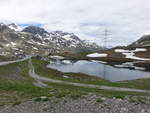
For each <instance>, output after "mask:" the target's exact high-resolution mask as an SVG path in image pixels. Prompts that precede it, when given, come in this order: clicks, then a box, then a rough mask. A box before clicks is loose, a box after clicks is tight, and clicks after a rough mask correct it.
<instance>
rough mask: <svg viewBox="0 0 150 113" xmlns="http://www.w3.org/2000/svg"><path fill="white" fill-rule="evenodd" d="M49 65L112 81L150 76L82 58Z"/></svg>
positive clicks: (60, 69)
mask: <svg viewBox="0 0 150 113" xmlns="http://www.w3.org/2000/svg"><path fill="white" fill-rule="evenodd" d="M48 67H50V68H53V69H57V70H59V71H62V72H80V73H85V74H88V75H95V76H98V77H102V78H105V79H106V80H110V81H122V80H133V79H139V78H150V72H144V71H139V70H130V69H123V68H115V67H112V66H109V65H105V64H101V63H98V62H91V61H85V60H80V61H77V62H74V63H70V64H60V63H59V64H57V63H56V64H49V65H48Z"/></svg>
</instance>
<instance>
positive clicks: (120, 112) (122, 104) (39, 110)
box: [1, 95, 150, 113]
mask: <svg viewBox="0 0 150 113" xmlns="http://www.w3.org/2000/svg"><path fill="white" fill-rule="evenodd" d="M139 98H140V99H144V97H127V98H125V99H119V98H118V99H117V98H108V97H101V96H97V95H86V96H82V97H81V98H79V99H75V100H74V99H69V98H54V97H52V98H47V97H41V99H40V98H38V99H32V100H30V101H27V102H24V103H22V104H19V105H16V106H14V107H11V106H7V107H6V106H5V107H4V108H3V109H2V110H1V112H3V113H150V104H149V102H150V101H149V97H147V98H146V100H147V101H145V103H139V101H138V99H139ZM146 102H147V103H146ZM29 108H30V109H29Z"/></svg>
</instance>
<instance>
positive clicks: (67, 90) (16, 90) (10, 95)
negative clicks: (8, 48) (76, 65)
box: [0, 59, 150, 105]
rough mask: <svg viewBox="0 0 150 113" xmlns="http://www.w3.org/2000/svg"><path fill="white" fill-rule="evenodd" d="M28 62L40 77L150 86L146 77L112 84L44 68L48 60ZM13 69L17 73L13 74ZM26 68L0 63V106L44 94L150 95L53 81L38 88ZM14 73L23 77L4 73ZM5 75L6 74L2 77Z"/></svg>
mask: <svg viewBox="0 0 150 113" xmlns="http://www.w3.org/2000/svg"><path fill="white" fill-rule="evenodd" d="M32 62H33V65H34V67H35V71H36V73H38V74H39V75H41V76H46V77H49V78H53V79H60V80H66V81H71V82H79V83H86V84H98V85H108V86H118V87H122V86H124V87H133V88H141V89H149V88H148V87H149V86H150V85H149V79H145V80H135V81H128V82H127V83H112V82H109V81H105V80H103V79H101V78H97V77H91V76H87V75H84V74H80V73H78V74H75V73H62V72H59V71H56V70H52V69H48V68H46V67H45V66H46V65H47V64H48V62H46V61H42V60H37V59H32ZM8 70H9V71H8ZM18 70H20V71H18ZM16 71H17V72H19V73H18V74H17V73H16ZM28 71H29V69H28V61H23V62H18V63H13V64H9V65H5V66H0V105H5V104H13V105H17V104H20V103H21V102H23V101H26V100H28V99H32V98H37V99H38V98H40V97H41V96H46V97H48V98H49V97H51V96H54V97H56V98H62V97H67V98H71V99H78V98H80V97H81V96H82V95H86V94H88V93H93V94H96V95H101V96H107V97H116V98H124V97H125V96H126V95H137V96H138V95H139V96H140V95H150V94H149V93H136V92H120V91H106V90H99V89H95V88H84V87H77V86H71V85H64V84H56V83H47V84H48V86H49V87H48V88H40V87H36V86H34V85H33V83H32V82H33V79H32V78H30V77H29V75H28ZM14 74H17V76H22V77H23V79H22V80H20V79H12V77H13V76H7V75H14ZM63 75H66V76H69V78H64V77H63ZM5 76H7V77H6V78H5ZM9 77H10V78H9Z"/></svg>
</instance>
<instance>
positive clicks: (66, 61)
mask: <svg viewBox="0 0 150 113" xmlns="http://www.w3.org/2000/svg"><path fill="white" fill-rule="evenodd" d="M62 63H65V64H71V61H70V60H63V61H62Z"/></svg>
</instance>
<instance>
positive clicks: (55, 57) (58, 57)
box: [50, 56, 64, 59]
mask: <svg viewBox="0 0 150 113" xmlns="http://www.w3.org/2000/svg"><path fill="white" fill-rule="evenodd" d="M50 58H53V59H64V57H62V56H50Z"/></svg>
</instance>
